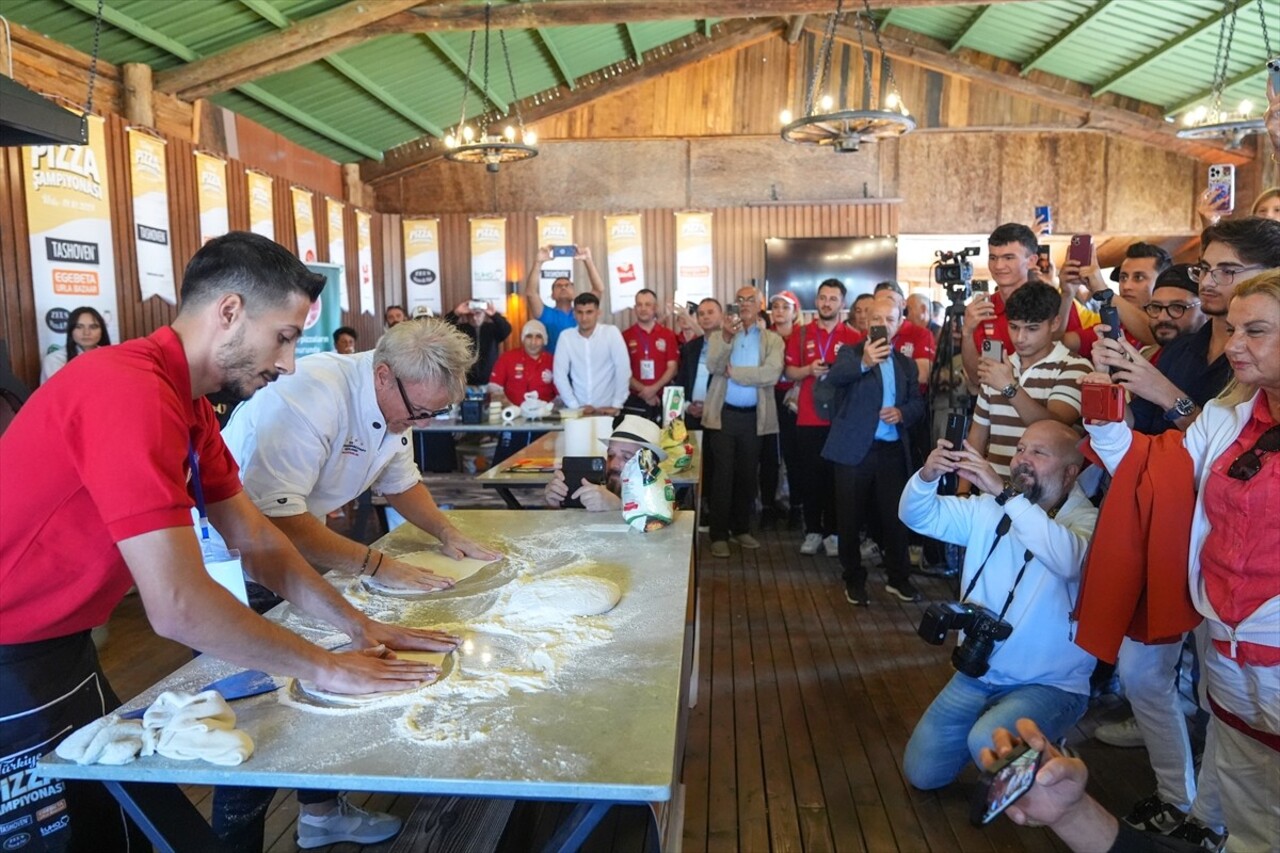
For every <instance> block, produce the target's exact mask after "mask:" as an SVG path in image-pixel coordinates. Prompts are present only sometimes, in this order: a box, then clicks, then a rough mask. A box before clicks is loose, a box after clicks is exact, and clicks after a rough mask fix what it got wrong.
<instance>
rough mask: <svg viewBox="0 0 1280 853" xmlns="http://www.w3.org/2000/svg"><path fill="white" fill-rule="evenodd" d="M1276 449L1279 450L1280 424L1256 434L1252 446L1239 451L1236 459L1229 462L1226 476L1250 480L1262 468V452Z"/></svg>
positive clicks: (1245, 480)
mask: <svg viewBox="0 0 1280 853" xmlns="http://www.w3.org/2000/svg"><path fill="white" fill-rule="evenodd" d="M1277 450H1280V426H1273V427H1272V428H1271V429H1269V430H1267V431H1266V432H1264V433H1263V434H1262V435H1260V436H1258V440H1257V441H1255V442H1254V443H1253V447H1251V448H1249V449H1248V450H1246V451H1245V452H1244V453H1241V454H1240V455H1239V456H1238V457H1237V458H1236V461H1235V462H1232V463H1231V467H1230V468H1228V469H1227V476H1228V477H1230V478H1231V479H1233V480H1240V481H1241V482H1248V481H1249V480H1252V479H1253V477H1254V475H1255V474H1257V473H1258V472H1259V471H1261V470H1262V454H1264V453H1275V452H1276V451H1277Z"/></svg>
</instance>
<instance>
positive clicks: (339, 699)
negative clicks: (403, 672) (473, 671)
mask: <svg viewBox="0 0 1280 853" xmlns="http://www.w3.org/2000/svg"><path fill="white" fill-rule="evenodd" d="M396 657H397V658H398V659H400V660H411V661H418V662H420V663H429V664H433V665H435V666H437V667H439V668H440V677H439V678H437V679H436V680H435V681H433V682H432V684H438V683H440V681H441V680H443V679H444V677H445V676H446V675H448V674H449V673H448V670H449V669H452V667H446V666H445V659H446V658H448V657H449V652H415V651H397V652H396ZM294 683H295V684H297V685H298V691H299V692H300V693H301V694H302V696H303V698H306V699H318V700H319V701H321V702H324V703H325V704H328V705H347V706H351V707H356V706H360V705H372V704H373V703H374V702H379V701H381V700H383V699H386V698H387V697H388V696H403V695H404V694H406V693H412V692H414V691H415V690H421V689H422V688H423V687H424V686H430V685H421V684H419V685H417V686H415V687H405V688H402V689H396V690H383V691H380V692H378V693H334V692H333V691H331V690H325V689H324V688H322V687H317V686H316V685H315V683H314V682H311V681H305V680H303V679H301V678H299V679H297V680H296V681H295V682H294Z"/></svg>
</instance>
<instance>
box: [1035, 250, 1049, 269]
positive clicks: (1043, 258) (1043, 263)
mask: <svg viewBox="0 0 1280 853" xmlns="http://www.w3.org/2000/svg"><path fill="white" fill-rule="evenodd" d="M1050 263H1051V262H1050V260H1049V247H1048V246H1045V245H1043V244H1042V245H1039V246H1036V266H1037V267H1038V268H1039V269H1040V272H1042V273H1044V274H1045V275H1048V274H1049V264H1050Z"/></svg>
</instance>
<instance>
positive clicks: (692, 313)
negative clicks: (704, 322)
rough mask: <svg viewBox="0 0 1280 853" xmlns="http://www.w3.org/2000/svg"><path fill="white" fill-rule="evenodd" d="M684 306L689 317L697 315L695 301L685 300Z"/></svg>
mask: <svg viewBox="0 0 1280 853" xmlns="http://www.w3.org/2000/svg"><path fill="white" fill-rule="evenodd" d="M684 308H685V310H686V311H688V312H689V316H690V317H696V316H697V314H698V303H696V302H686V303H685V304H684Z"/></svg>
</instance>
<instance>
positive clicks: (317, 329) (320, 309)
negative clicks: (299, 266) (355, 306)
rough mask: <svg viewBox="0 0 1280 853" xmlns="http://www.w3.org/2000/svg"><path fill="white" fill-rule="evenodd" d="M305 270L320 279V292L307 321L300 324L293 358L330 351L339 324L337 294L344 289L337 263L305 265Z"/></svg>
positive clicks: (339, 315) (344, 280)
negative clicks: (300, 335) (315, 274)
mask: <svg viewBox="0 0 1280 853" xmlns="http://www.w3.org/2000/svg"><path fill="white" fill-rule="evenodd" d="M307 269H309V270H311V271H312V272H318V273H320V274H321V275H323V276H324V279H325V281H324V290H322V291H320V298H319V299H317V300H316V301H315V302H312V303H311V310H309V311H308V312H307V319H306V320H304V321H303V323H302V337H300V338H298V350H297V352H296V353H295V356H296V357H297V358H302V357H303V356H305V355H312V354H313V353H317V352H332V351H333V333H334V332H335V331H337V330H338V327H339V326H341V325H342V309H341V307H340V305H339V303H340V302H341V301H342V300H341V299H340V298H339V292H340V291H342V290H344V289H345V288H346V286H347V280H346V275H345V272H344V271H343V269H342V267H340V266H338V265H337V264H316V263H308V264H307Z"/></svg>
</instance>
